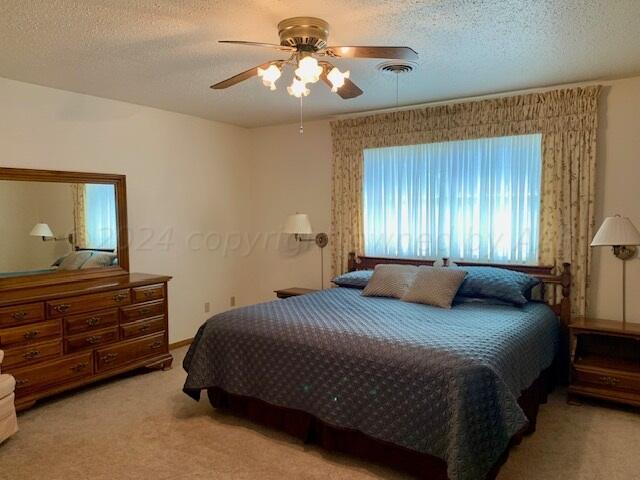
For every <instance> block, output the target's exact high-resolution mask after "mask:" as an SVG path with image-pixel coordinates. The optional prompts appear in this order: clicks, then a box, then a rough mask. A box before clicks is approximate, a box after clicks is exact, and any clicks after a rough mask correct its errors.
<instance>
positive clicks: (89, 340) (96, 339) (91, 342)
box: [85, 335, 102, 345]
mask: <svg viewBox="0 0 640 480" xmlns="http://www.w3.org/2000/svg"><path fill="white" fill-rule="evenodd" d="M85 340H86V342H87V343H88V344H89V345H95V344H96V343H98V342H99V341H100V340H102V335H91V336H90V337H87V338H86V339H85Z"/></svg>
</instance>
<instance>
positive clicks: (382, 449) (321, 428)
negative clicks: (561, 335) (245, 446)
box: [207, 367, 555, 480]
mask: <svg viewBox="0 0 640 480" xmlns="http://www.w3.org/2000/svg"><path fill="white" fill-rule="evenodd" d="M554 379H555V368H554V367H550V368H548V369H547V370H545V371H543V372H542V374H540V376H539V377H538V378H537V379H536V380H535V381H534V382H533V383H532V384H531V386H530V387H529V388H527V389H526V390H525V391H524V392H522V395H521V396H520V398H519V399H518V404H519V405H520V407H521V408H522V409H523V411H524V413H525V414H526V416H527V418H528V419H529V423H528V425H527V426H526V427H525V428H524V429H523V430H522V431H521V432H518V433H517V434H516V435H514V436H513V437H512V438H511V441H510V443H509V447H508V448H507V449H506V451H505V452H504V453H503V454H502V456H501V457H500V458H499V459H498V461H497V462H496V464H495V465H494V466H493V468H492V470H491V472H490V473H489V475H488V476H487V479H494V478H495V477H496V475H497V474H498V471H499V469H500V467H501V466H502V464H503V463H504V462H505V461H506V460H507V457H508V455H509V449H510V448H511V447H512V446H514V445H517V444H518V443H520V442H521V441H522V437H523V436H524V435H528V434H531V433H533V432H534V431H535V428H536V420H537V417H538V409H539V407H540V405H541V404H543V403H546V401H547V395H548V394H549V393H550V392H551V390H552V389H553V386H554V384H555V382H554ZM207 393H208V396H209V400H210V402H211V404H212V405H213V406H214V407H215V408H220V409H224V410H226V411H229V412H231V413H233V414H235V415H238V416H241V417H244V418H247V419H249V420H251V421H253V422H255V423H259V424H261V425H265V426H267V427H270V428H274V429H277V430H280V431H283V432H285V433H288V434H290V435H293V436H294V437H296V438H299V439H301V440H303V441H304V442H305V443H313V444H316V445H319V446H320V447H322V448H324V449H325V450H328V451H335V452H341V453H346V454H348V455H352V456H354V457H357V458H360V459H363V460H366V461H369V462H373V463H377V464H379V465H383V466H386V467H391V468H394V469H396V470H400V471H403V472H405V473H409V474H411V475H414V476H416V477H419V478H428V479H430V480H441V479H442V480H446V479H447V478H448V477H447V464H446V462H445V461H444V460H441V459H439V458H436V457H434V456H432V455H429V454H426V453H420V452H417V451H415V450H410V449H407V448H404V447H400V446H398V445H395V444H392V443H389V442H385V441H382V440H378V439H375V438H372V437H370V436H368V435H365V434H364V433H361V432H359V431H357V430H353V429H346V428H340V427H337V426H334V425H330V424H328V423H325V422H323V421H322V420H319V419H318V418H316V417H314V416H313V415H311V414H309V413H306V412H303V411H301V410H293V409H290V408H285V407H279V406H276V405H271V404H269V403H267V402H264V401H262V400H259V399H257V398H252V397H245V396H241V395H235V394H231V393H228V392H226V391H224V390H222V389H220V388H217V387H214V388H210V389H208V390H207Z"/></svg>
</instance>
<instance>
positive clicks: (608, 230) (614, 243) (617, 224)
mask: <svg viewBox="0 0 640 480" xmlns="http://www.w3.org/2000/svg"><path fill="white" fill-rule="evenodd" d="M636 245H640V232H638V230H637V229H636V227H635V226H634V225H633V223H631V220H629V219H628V218H627V217H621V216H620V215H614V216H613V217H607V218H605V219H604V222H602V225H601V226H600V228H599V229H598V231H597V233H596V234H595V236H594V237H593V241H592V242H591V246H592V247H605V246H606V247H612V250H613V254H614V255H615V256H616V257H618V258H619V259H620V260H622V327H623V328H624V327H625V326H626V322H627V306H626V287H627V285H626V261H627V260H629V259H630V258H632V257H633V256H635V254H636V252H637V248H636Z"/></svg>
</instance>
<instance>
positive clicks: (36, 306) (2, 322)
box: [0, 303, 44, 327]
mask: <svg viewBox="0 0 640 480" xmlns="http://www.w3.org/2000/svg"><path fill="white" fill-rule="evenodd" d="M42 320H44V303H28V304H26V305H18V306H15V307H3V308H0V327H13V326H16V325H22V324H25V323H33V322H40V321H42Z"/></svg>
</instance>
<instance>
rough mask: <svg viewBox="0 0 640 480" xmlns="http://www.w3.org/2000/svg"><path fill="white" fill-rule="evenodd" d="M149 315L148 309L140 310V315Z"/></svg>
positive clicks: (149, 310)
mask: <svg viewBox="0 0 640 480" xmlns="http://www.w3.org/2000/svg"><path fill="white" fill-rule="evenodd" d="M150 313H151V309H150V308H143V309H142V310H140V315H149V314H150Z"/></svg>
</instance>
